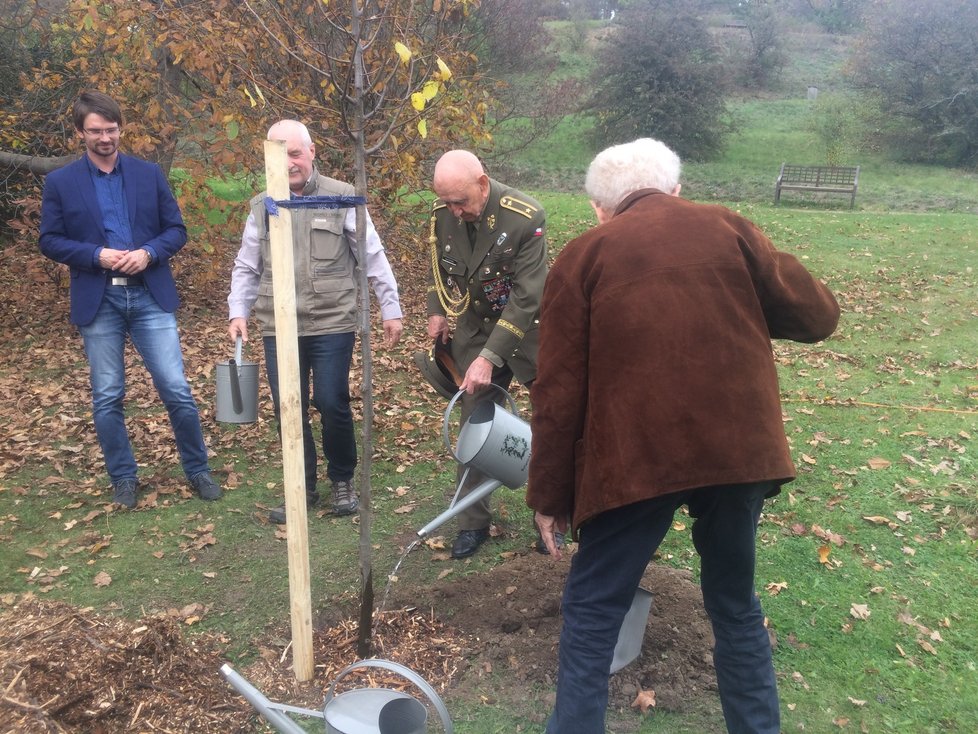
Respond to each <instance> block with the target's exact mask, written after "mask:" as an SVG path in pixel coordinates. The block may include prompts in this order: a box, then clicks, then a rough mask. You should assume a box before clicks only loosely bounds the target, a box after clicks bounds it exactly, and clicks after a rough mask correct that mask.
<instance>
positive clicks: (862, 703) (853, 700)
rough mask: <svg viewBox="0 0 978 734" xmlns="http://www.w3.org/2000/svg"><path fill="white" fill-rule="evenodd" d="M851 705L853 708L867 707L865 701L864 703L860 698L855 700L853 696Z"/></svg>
mask: <svg viewBox="0 0 978 734" xmlns="http://www.w3.org/2000/svg"><path fill="white" fill-rule="evenodd" d="M849 703H851V704H852V705H853V706H865V705H866V702H865V701H862V700H860V699H858V698H853V697H852V696H849Z"/></svg>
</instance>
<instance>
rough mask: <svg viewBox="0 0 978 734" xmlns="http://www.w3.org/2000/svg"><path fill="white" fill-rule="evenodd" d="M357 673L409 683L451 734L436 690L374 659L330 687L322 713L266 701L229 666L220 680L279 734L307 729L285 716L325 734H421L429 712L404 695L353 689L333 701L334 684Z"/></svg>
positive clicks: (396, 666)
mask: <svg viewBox="0 0 978 734" xmlns="http://www.w3.org/2000/svg"><path fill="white" fill-rule="evenodd" d="M358 668H383V669H385V670H390V671H392V672H394V673H397V674H398V675H400V676H401V677H403V678H405V679H406V680H409V681H410V682H411V683H413V684H414V685H415V686H416V687H417V688H418V689H419V690H421V692H422V693H424V694H425V696H427V698H428V700H429V701H430V702H431V703H432V705H433V706H434V707H435V710H436V711H437V712H438V716H439V718H440V719H441V726H442V729H443V731H444V732H445V734H453V732H454V729H453V727H452V720H451V717H449V715H448V709H447V708H445V704H444V702H443V701H442V700H441V698H439V696H438V694H437V693H436V692H435V690H434V689H433V688H432V687H431V686H430V685H428V683H427V682H426V681H425V679H424V678H422V677H421V676H420V675H418V674H417V673H415V672H414V671H413V670H411V669H410V668H408V667H405V666H404V665H401V664H399V663H395V662H391V661H390V660H381V659H379V658H372V659H370V660H361V661H359V662H357V663H353V665H350V666H348V667H346V668H344V669H343V670H342V671H340V673H339V675H337V676H336V678H335V680H333V682H332V684H331V685H330V687H329V691H328V692H327V693H326V701H325V703H324V705H323V710H322V711H314V710H312V709H303V708H298V707H296V706H288V705H285V704H281V703H275V702H273V701H269V700H268V699H267V698H266V697H265V696H264V694H262V692H261V691H259V690H258V689H257V688H255V687H254V686H252V685H251V684H250V683H249V682H248V681H247V680H245V679H244V678H242V677H241V676H240V675H238V673H236V672H235V671H234V670H233V669H232V668H231V666H230V665H224V666H223V667H222V668H221V675H223V676H224V677H225V679H226V680H227V681H228V683H230V684H231V685H232V686H233V687H234V689H235V690H236V691H238V693H240V694H241V695H242V696H244V697H245V699H247V701H248V702H249V703H250V704H251V705H252V706H254V708H255V709H256V710H257V711H258V713H260V714H261V715H262V716H263V717H264V718H265V720H266V721H267V722H268V723H269V724H270V725H271V726H272V728H273V729H275V730H276V731H277V732H280V733H281V734H304V733H305V729H303V728H301V727H300V726H299V725H298V724H297V723H296V722H295V721H293V720H292V719H291V718H289V717H288V716H286V713H294V714H301V715H303V716H312V717H315V718H319V719H323V720H324V721H325V723H326V733H327V734H425V731H426V729H425V725H426V723H427V720H428V709H427V708H426V707H425V705H424V704H423V703H421V701H419V700H418V699H416V698H414V697H412V696H410V695H408V694H407V693H402V692H401V691H393V690H390V689H387V688H356V689H354V690H352V691H347V692H346V693H341V694H339V695H335V691H336V684H337V683H339V682H340V680H342V679H343V678H345V677H346V676H347V675H348V674H349V673H351V672H352V671H354V670H356V669H358Z"/></svg>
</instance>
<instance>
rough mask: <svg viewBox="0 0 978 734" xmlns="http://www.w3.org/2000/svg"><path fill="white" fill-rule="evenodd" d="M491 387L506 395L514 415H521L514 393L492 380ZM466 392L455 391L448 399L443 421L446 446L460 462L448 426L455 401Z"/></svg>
mask: <svg viewBox="0 0 978 734" xmlns="http://www.w3.org/2000/svg"><path fill="white" fill-rule="evenodd" d="M489 387H494V388H496V389H497V390H499V391H500V392H501V393H502V394H503V395H505V396H506V402H508V403H509V408H510V412H511V413H512V414H513V415H519V411H518V409H517V407H516V401H515V400H514V399H513V396H512V395H510V394H509V393H508V392H506V390H505V388H503V387H500V386H499V385H497V384H496V383H495V382H490V383H489ZM464 394H465V390H459V391H458V392H457V393H455V397H453V398H452V399H451V400H449V401H448V407H447V408H445V419H444V421H442V426H441V435H442V438H443V439H444V441H445V448H447V449H448V453H449V454H451V456H452V458H453V459H455V461H457V462H458V463H459V464H461V463H462V460H461V459H460V458H458V456H457V455H456V454H455V449H453V448H452V437H451V432H450V430H449V426H448V419H449V418H450V417H451V415H452V408H454V407H455V403H456V402H457V401H458V399H459V398H460V397H462V396H463V395H464Z"/></svg>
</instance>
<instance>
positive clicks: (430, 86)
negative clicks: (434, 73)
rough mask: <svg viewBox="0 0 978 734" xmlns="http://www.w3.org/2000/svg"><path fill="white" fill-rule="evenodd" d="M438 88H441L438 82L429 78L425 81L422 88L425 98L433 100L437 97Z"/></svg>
mask: <svg viewBox="0 0 978 734" xmlns="http://www.w3.org/2000/svg"><path fill="white" fill-rule="evenodd" d="M438 88H439V84H438V82H436V81H432V80H430V79H429V80H428V81H426V82H425V83H424V86H423V87H422V88H421V94H423V95H424V98H425V99H426V100H428V101H429V102H430V101H431V100H433V99H434V98H435V97H437V96H438Z"/></svg>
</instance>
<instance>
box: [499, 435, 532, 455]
mask: <svg viewBox="0 0 978 734" xmlns="http://www.w3.org/2000/svg"><path fill="white" fill-rule="evenodd" d="M499 450H500V452H502V453H504V454H506V456H511V457H513V458H515V459H523V458H524V457H525V456H526V454H527V453H528V452H529V450H530V442H529V441H527V440H526V438H524V437H523V436H517V435H516V434H513V433H509V434H506V436H505V437H504V438H503V445H502V446H500V448H499Z"/></svg>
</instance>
